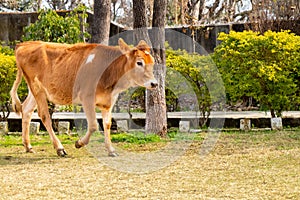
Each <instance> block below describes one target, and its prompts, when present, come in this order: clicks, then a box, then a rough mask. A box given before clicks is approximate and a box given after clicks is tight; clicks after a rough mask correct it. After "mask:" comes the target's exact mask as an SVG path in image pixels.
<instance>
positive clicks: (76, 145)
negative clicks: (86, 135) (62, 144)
mask: <svg viewBox="0 0 300 200" xmlns="http://www.w3.org/2000/svg"><path fill="white" fill-rule="evenodd" d="M80 143H81V142H80V141H79V140H77V141H76V142H75V147H76V148H77V149H79V148H81V147H83V146H84V145H82V143H81V144H80Z"/></svg>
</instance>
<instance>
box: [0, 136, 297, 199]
mask: <svg viewBox="0 0 300 200" xmlns="http://www.w3.org/2000/svg"><path fill="white" fill-rule="evenodd" d="M299 134H300V133H299ZM249 137H252V136H249V135H246V134H245V135H244V136H239V137H236V136H233V135H230V134H229V135H227V134H223V135H222V136H221V137H220V138H219V139H218V142H217V145H216V146H215V148H214V150H213V151H212V152H210V153H209V154H208V155H206V156H205V157H201V156H199V154H198V150H199V148H200V147H201V145H202V142H200V141H198V142H194V143H193V144H192V145H191V146H190V149H189V150H187V151H186V152H185V154H184V155H183V156H181V157H180V158H179V159H178V160H176V161H175V162H174V163H172V164H171V165H168V166H166V167H164V168H163V169H160V170H157V171H153V172H149V173H143V174H134V173H126V172H120V171H118V170H114V169H112V168H110V167H109V166H106V165H105V163H103V162H101V161H99V160H98V159H96V158H95V157H93V156H92V155H91V154H90V153H89V151H88V150H87V149H86V148H83V149H79V150H78V149H75V147H74V145H73V144H65V148H66V150H67V152H68V153H69V156H68V157H67V158H59V157H57V156H56V154H55V152H54V150H53V148H52V147H51V145H50V144H45V145H40V146H35V150H36V153H35V154H26V153H24V149H23V147H22V146H20V145H12V146H10V147H1V148H0V199H5V200H8V199H27V200H28V199H299V198H300V145H299V141H298V140H299V138H298V137H297V138H296V140H295V139H293V140H292V139H290V138H289V137H286V136H284V133H280V134H279V135H277V134H275V135H274V136H273V135H271V134H270V135H268V136H267V137H268V141H262V140H266V137H265V136H259V135H258V136H255V138H250V139H249ZM273 137H274V138H273ZM290 140H292V141H290ZM249 141H250V142H249ZM290 142H291V143H290ZM290 144H292V145H290ZM120 156H122V155H120ZM111 159H113V158H111ZM124 165H126V163H124Z"/></svg>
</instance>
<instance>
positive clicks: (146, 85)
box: [144, 79, 157, 88]
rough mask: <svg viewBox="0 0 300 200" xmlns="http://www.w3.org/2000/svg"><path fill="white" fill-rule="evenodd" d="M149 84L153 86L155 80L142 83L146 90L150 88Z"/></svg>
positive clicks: (155, 82)
mask: <svg viewBox="0 0 300 200" xmlns="http://www.w3.org/2000/svg"><path fill="white" fill-rule="evenodd" d="M151 83H152V84H153V83H154V84H157V80H156V79H152V80H150V81H147V82H146V83H144V87H146V88H151Z"/></svg>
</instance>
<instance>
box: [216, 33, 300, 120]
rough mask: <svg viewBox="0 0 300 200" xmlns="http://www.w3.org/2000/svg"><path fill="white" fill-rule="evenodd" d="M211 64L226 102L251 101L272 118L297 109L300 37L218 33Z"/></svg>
mask: <svg viewBox="0 0 300 200" xmlns="http://www.w3.org/2000/svg"><path fill="white" fill-rule="evenodd" d="M218 39H219V40H221V41H222V42H221V44H220V45H219V46H217V47H216V48H215V52H214V55H213V57H214V61H215V63H216V64H217V66H218V68H219V70H220V72H221V74H222V78H223V81H224V83H225V87H226V91H227V98H228V101H229V102H237V101H239V100H241V99H243V98H245V97H253V98H254V99H255V100H256V101H258V102H259V104H260V107H261V109H263V110H270V111H271V114H272V117H275V116H281V114H282V111H288V110H291V109H293V110H295V109H296V110H297V109H298V106H299V103H300V101H299V93H300V92H299V81H300V79H299V77H300V76H299V69H300V37H299V36H296V35H295V34H293V33H290V31H281V32H272V31H267V32H265V33H264V34H260V33H256V32H252V31H244V32H234V31H231V32H230V33H229V34H225V33H221V34H220V35H219V37H218Z"/></svg>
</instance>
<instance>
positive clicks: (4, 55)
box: [0, 46, 16, 121]
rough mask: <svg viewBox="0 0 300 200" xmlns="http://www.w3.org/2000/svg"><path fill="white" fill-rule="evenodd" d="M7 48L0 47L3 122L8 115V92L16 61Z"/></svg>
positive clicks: (1, 118) (1, 117)
mask: <svg viewBox="0 0 300 200" xmlns="http://www.w3.org/2000/svg"><path fill="white" fill-rule="evenodd" d="M12 54H13V51H11V50H10V49H9V48H7V47H2V46H0V80H1V81H0V83H1V87H0V111H1V112H0V121H5V120H6V119H7V117H8V114H9V105H10V103H9V99H10V95H9V91H10V89H11V86H12V84H13V81H14V79H15V74H16V67H15V66H16V59H15V56H13V55H12Z"/></svg>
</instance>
